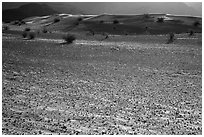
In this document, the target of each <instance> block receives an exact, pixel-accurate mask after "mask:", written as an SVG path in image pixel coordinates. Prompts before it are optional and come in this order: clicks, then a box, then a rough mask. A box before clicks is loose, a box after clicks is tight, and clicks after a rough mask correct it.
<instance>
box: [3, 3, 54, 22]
mask: <svg viewBox="0 0 204 137" xmlns="http://www.w3.org/2000/svg"><path fill="white" fill-rule="evenodd" d="M55 13H58V12H57V11H55V10H53V9H52V8H51V7H49V6H48V5H46V4H37V3H30V4H25V5H22V6H20V7H19V8H15V9H7V10H3V11H2V20H3V21H4V22H8V21H13V20H22V19H24V18H27V17H31V16H44V15H50V14H55Z"/></svg>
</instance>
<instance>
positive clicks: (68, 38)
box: [62, 34, 76, 44]
mask: <svg viewBox="0 0 204 137" xmlns="http://www.w3.org/2000/svg"><path fill="white" fill-rule="evenodd" d="M62 38H63V39H64V40H65V42H66V43H67V44H71V43H73V41H74V40H76V37H75V35H73V34H65V35H63V37H62Z"/></svg>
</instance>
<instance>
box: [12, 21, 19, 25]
mask: <svg viewBox="0 0 204 137" xmlns="http://www.w3.org/2000/svg"><path fill="white" fill-rule="evenodd" d="M11 24H12V25H18V24H19V21H14V22H12V23H11Z"/></svg>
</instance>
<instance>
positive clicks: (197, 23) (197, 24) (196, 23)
mask: <svg viewBox="0 0 204 137" xmlns="http://www.w3.org/2000/svg"><path fill="white" fill-rule="evenodd" d="M199 25H201V24H200V22H199V21H195V22H194V23H193V26H195V27H198V26H199Z"/></svg>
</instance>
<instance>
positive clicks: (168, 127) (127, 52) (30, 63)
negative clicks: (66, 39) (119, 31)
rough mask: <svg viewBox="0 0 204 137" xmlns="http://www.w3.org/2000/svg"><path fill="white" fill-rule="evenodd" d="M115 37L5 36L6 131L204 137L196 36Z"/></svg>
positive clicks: (3, 100)
mask: <svg viewBox="0 0 204 137" xmlns="http://www.w3.org/2000/svg"><path fill="white" fill-rule="evenodd" d="M127 37H128V36H127ZM140 37H142V36H140ZM144 37H145V36H144ZM148 37H150V36H148ZM152 37H155V38H157V36H152ZM158 37H160V36H158ZM39 39H44V40H39ZM142 39H144V38H143V37H142ZM113 40H114V41H116V42H111V40H109V41H97V40H95V41H93V40H77V41H76V42H75V43H74V44H71V45H61V44H59V43H57V41H55V42H54V40H51V39H47V40H46V38H37V39H36V40H22V38H19V37H18V36H17V35H6V34H4V35H3V43H2V57H3V59H2V133H3V134H8V135H17V134H66V135H67V134H69V135H71V134H77V135H78V134H81V135H85V134H88V135H98V134H99V135H103V134H106V135H107V134H115V135H116V134H120V135H126V134H130V135H133V134H134V135H138V134H142V135H160V134H161V135H166V134H167V135H182V134H185V135H190V134H196V135H201V134H202V47H201V45H199V43H198V42H196V41H197V39H191V41H193V42H194V43H197V44H189V43H185V40H184V39H180V41H179V39H178V40H177V42H175V43H173V44H162V43H156V42H152V41H151V40H150V41H148V40H145V41H143V42H141V39H140V38H138V41H140V42H135V41H137V39H136V40H135V41H121V40H120V39H118V41H117V38H116V37H114V38H113Z"/></svg>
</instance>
